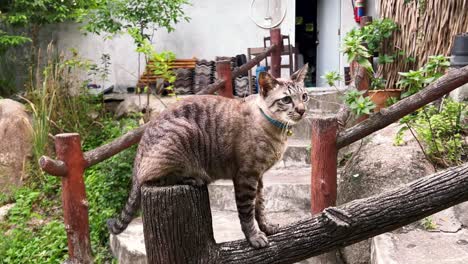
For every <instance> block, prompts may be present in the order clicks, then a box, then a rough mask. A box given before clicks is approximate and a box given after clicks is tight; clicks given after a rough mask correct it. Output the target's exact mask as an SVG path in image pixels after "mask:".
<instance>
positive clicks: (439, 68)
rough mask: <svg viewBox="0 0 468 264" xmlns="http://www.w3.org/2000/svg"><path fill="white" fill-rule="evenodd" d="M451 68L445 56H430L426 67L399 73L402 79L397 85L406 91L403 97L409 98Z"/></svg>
mask: <svg viewBox="0 0 468 264" xmlns="http://www.w3.org/2000/svg"><path fill="white" fill-rule="evenodd" d="M449 66H450V62H449V60H448V58H447V57H445V56H443V55H438V56H429V60H428V62H427V63H426V65H424V66H423V67H421V68H420V69H419V70H416V71H413V70H410V71H409V72H400V73H398V74H399V75H400V76H401V78H400V81H399V82H398V83H397V85H399V86H400V87H401V88H402V89H405V90H406V91H405V92H404V93H403V94H402V97H408V96H410V95H413V94H415V93H417V92H419V91H420V90H421V89H423V88H424V87H426V86H427V85H428V84H430V83H432V82H434V81H435V80H437V79H438V78H440V77H441V76H442V75H443V74H444V73H445V71H446V70H447V68H448V67H449Z"/></svg>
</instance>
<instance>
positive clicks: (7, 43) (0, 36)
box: [0, 30, 31, 55]
mask: <svg viewBox="0 0 468 264" xmlns="http://www.w3.org/2000/svg"><path fill="white" fill-rule="evenodd" d="M28 42H31V39H30V38H27V37H23V36H18V35H9V34H7V33H6V32H5V31H2V30H0V55H2V54H4V53H5V52H6V51H7V50H8V49H9V48H13V47H17V46H21V45H23V44H25V43H28Z"/></svg>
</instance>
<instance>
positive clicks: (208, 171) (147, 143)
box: [108, 66, 307, 248]
mask: <svg viewBox="0 0 468 264" xmlns="http://www.w3.org/2000/svg"><path fill="white" fill-rule="evenodd" d="M306 71H307V66H305V67H304V68H302V69H301V70H299V71H298V72H297V73H295V74H294V75H292V76H291V79H290V80H284V79H275V78H273V77H272V76H270V75H269V74H267V73H263V74H262V75H261V76H260V78H259V82H260V84H261V93H260V95H259V96H249V97H247V98H246V99H245V100H242V101H241V100H235V99H227V98H223V97H220V96H211V95H207V96H193V97H190V98H187V99H184V100H183V101H181V102H179V103H177V104H174V105H173V106H171V107H170V108H168V109H167V110H166V111H164V112H162V113H161V114H160V115H159V116H158V117H157V118H156V119H154V120H152V121H151V122H150V124H149V126H148V128H147V129H146V131H145V133H144V135H143V137H142V139H141V141H140V145H139V147H138V151H137V156H136V158H135V163H134V170H133V177H134V178H133V187H132V190H131V193H130V196H129V199H128V201H127V204H126V206H125V208H124V210H123V211H122V213H121V215H120V217H119V218H118V219H110V220H109V221H108V227H109V231H110V232H111V233H113V234H118V233H120V232H122V231H123V230H124V229H125V228H126V227H127V225H128V223H129V222H130V221H131V219H132V218H133V217H134V215H135V213H136V211H137V210H138V209H139V205H140V187H141V184H143V183H145V182H156V183H158V184H160V185H173V184H196V185H202V184H209V183H210V182H212V181H214V180H217V179H232V180H233V183H234V189H235V199H236V204H237V209H238V213H239V219H240V222H241V226H242V231H243V232H244V234H245V236H246V238H247V239H248V240H249V242H250V243H251V245H252V246H254V247H256V248H260V247H265V246H267V245H268V240H267V237H266V235H270V234H274V233H275V232H276V230H277V226H274V225H271V224H269V223H268V221H267V219H266V217H265V214H264V208H265V206H264V204H263V203H264V198H263V193H262V188H263V182H262V175H263V173H264V172H265V171H267V170H268V169H269V168H271V167H272V166H273V165H274V164H275V163H276V162H277V161H278V160H279V159H280V158H281V156H282V154H283V151H284V148H285V143H286V138H287V137H286V131H285V129H280V128H278V127H277V126H274V125H272V123H270V122H269V121H268V120H267V119H266V118H265V117H264V116H263V115H262V114H261V112H260V108H261V109H262V110H263V111H264V112H265V113H266V114H267V115H269V116H270V117H272V118H274V119H276V120H278V121H280V122H282V123H284V124H288V125H294V124H296V123H297V122H298V121H300V120H301V118H302V116H303V114H304V112H305V108H306V104H305V102H304V100H307V94H306V90H305V89H304V85H303V79H304V75H305V73H306ZM285 97H289V99H288V98H286V99H285ZM255 219H256V220H257V223H258V227H257V225H255ZM265 234H266V235H265Z"/></svg>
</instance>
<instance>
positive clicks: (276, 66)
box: [270, 28, 283, 78]
mask: <svg viewBox="0 0 468 264" xmlns="http://www.w3.org/2000/svg"><path fill="white" fill-rule="evenodd" d="M270 40H271V42H270V43H271V45H276V48H275V49H274V50H273V52H272V53H271V70H270V73H271V75H273V77H275V78H279V77H281V51H282V50H283V37H282V36H281V29H280V28H272V29H270Z"/></svg>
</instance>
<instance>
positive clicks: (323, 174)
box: [311, 116, 338, 214]
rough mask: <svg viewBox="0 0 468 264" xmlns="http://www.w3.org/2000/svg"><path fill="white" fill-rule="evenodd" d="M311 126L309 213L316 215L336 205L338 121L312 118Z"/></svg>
mask: <svg viewBox="0 0 468 264" xmlns="http://www.w3.org/2000/svg"><path fill="white" fill-rule="evenodd" d="M311 126H312V142H311V145H312V148H311V166H312V177H311V211H312V214H317V213H320V212H322V211H323V209H325V208H327V207H330V206H334V205H335V204H336V185H337V183H336V181H337V177H336V174H337V171H336V170H337V165H336V163H337V154H338V150H337V147H336V138H337V130H338V120H337V118H336V117H334V116H333V117H313V118H312V124H311Z"/></svg>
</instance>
